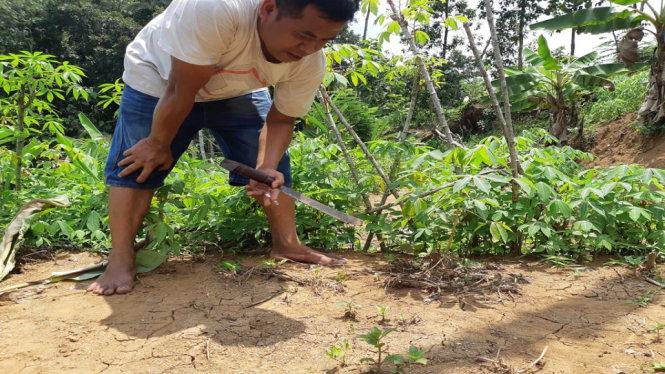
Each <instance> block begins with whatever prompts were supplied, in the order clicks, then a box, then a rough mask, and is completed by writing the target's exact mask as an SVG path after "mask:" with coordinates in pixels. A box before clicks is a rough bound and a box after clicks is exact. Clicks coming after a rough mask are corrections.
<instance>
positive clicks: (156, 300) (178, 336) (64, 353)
mask: <svg viewBox="0 0 665 374" xmlns="http://www.w3.org/2000/svg"><path fill="white" fill-rule="evenodd" d="M346 256H347V257H348V258H349V259H350V261H349V264H348V265H347V266H345V267H341V268H335V269H330V268H323V269H321V270H320V272H318V273H317V272H315V271H314V270H315V269H316V268H310V267H308V266H304V265H299V264H283V265H280V266H279V268H278V269H279V271H281V272H282V273H285V274H288V275H289V276H292V277H297V278H298V279H301V280H307V279H310V280H312V279H317V278H316V277H317V276H318V277H319V278H318V281H317V284H316V285H315V286H313V285H311V284H310V285H307V284H305V285H302V284H298V283H296V282H291V281H285V280H283V279H278V278H276V277H267V276H265V275H260V274H258V273H257V274H255V275H252V276H249V277H241V278H242V279H241V280H242V282H239V279H238V277H234V276H232V275H231V274H229V273H220V271H219V270H218V269H217V268H218V264H219V258H218V257H214V256H209V257H207V258H206V259H204V260H200V259H199V260H197V261H193V260H189V259H186V258H176V259H171V260H169V261H168V262H167V263H165V264H164V265H162V266H161V267H160V268H158V269H157V270H155V271H153V272H151V273H148V274H144V275H141V276H140V281H139V282H138V283H137V286H136V288H135V289H134V292H132V293H131V294H129V295H125V296H111V297H100V296H94V295H91V294H86V293H85V291H84V289H85V286H86V283H85V282H84V284H76V283H72V282H61V283H56V284H52V285H47V286H41V287H39V286H33V287H31V288H27V289H24V290H21V291H17V292H13V293H10V294H5V295H3V296H0V373H123V372H126V373H194V372H213V373H367V372H369V371H370V369H371V367H370V365H369V364H368V363H362V364H361V363H360V359H361V358H363V357H375V355H374V353H372V351H371V350H370V347H369V346H368V345H367V344H366V343H365V342H364V341H362V340H359V339H353V337H354V336H355V335H357V334H364V333H367V332H368V331H369V329H370V328H371V327H372V326H378V327H380V328H382V329H383V328H387V327H395V328H396V330H395V331H393V332H392V333H391V334H389V335H388V336H387V337H386V338H385V340H386V342H387V343H388V351H389V352H390V353H391V354H394V353H404V352H406V351H407V349H408V347H409V346H411V345H415V346H418V347H420V348H424V349H427V350H428V352H427V354H426V355H425V357H426V358H427V359H428V363H427V365H425V366H421V365H418V366H413V367H410V368H408V369H407V370H406V372H411V373H453V374H455V373H513V372H519V371H520V370H524V371H523V372H526V373H531V372H540V373H626V374H630V373H642V370H641V369H640V367H641V366H645V367H651V363H652V362H659V363H665V356H664V354H665V345H664V343H663V342H659V341H657V340H658V339H657V335H656V333H655V332H654V331H653V330H652V326H653V325H654V324H656V323H658V322H660V323H665V299H664V298H663V297H662V296H661V294H658V293H656V294H655V296H653V297H652V298H651V299H650V300H649V301H648V302H647V303H646V304H645V306H644V307H640V306H638V305H635V304H631V303H629V301H631V300H637V299H638V297H640V296H644V295H648V294H651V295H653V294H654V292H647V291H650V290H654V291H656V290H657V291H660V290H658V289H657V288H656V286H653V285H651V284H649V283H646V282H644V281H643V279H640V278H636V277H635V275H634V273H633V271H632V270H630V269H625V268H615V269H616V270H615V269H613V268H609V267H603V266H602V263H603V261H599V262H596V263H593V264H587V268H586V269H584V270H580V271H574V270H573V269H570V268H553V267H550V266H548V265H544V264H539V263H535V262H528V261H526V260H524V259H502V260H497V259H491V261H494V262H493V263H498V264H499V265H500V266H498V267H495V268H496V270H494V271H492V272H491V273H490V274H488V276H489V277H494V278H495V279H496V277H497V276H502V277H508V276H509V275H508V274H513V275H514V274H518V275H520V276H522V277H523V278H524V279H526V280H528V281H530V282H531V283H530V284H529V283H526V282H524V283H523V284H520V286H519V290H520V294H517V293H514V294H513V293H507V292H503V293H501V292H498V293H497V292H493V293H492V292H489V291H487V289H485V291H482V292H480V291H479V292H474V290H472V289H467V290H462V291H459V290H457V291H455V292H445V291H444V292H442V293H440V294H439V295H438V296H437V297H435V298H434V297H432V293H431V290H430V291H427V290H421V289H415V288H399V289H388V290H386V289H384V288H383V285H384V281H382V279H381V278H382V277H385V276H386V274H385V273H384V272H385V271H386V269H387V268H388V264H387V263H386V261H385V260H384V259H383V258H381V257H377V256H371V255H367V254H360V253H347V254H346ZM265 258H266V257H261V256H250V257H243V258H239V259H240V260H241V261H242V263H243V265H246V266H254V265H258V264H260V263H261V260H262V259H265ZM98 260H99V259H98V258H94V257H92V256H91V255H89V254H84V253H82V254H62V255H58V256H57V257H56V258H55V259H54V260H49V261H43V262H35V263H29V264H25V265H23V266H22V272H21V274H13V275H11V276H10V277H9V278H8V279H7V280H6V281H4V282H3V286H9V285H12V284H17V283H21V282H25V281H29V280H35V279H41V278H44V277H46V276H48V275H49V274H50V273H51V272H52V271H62V270H66V269H72V268H75V267H81V266H85V265H88V264H91V263H94V262H97V261H98ZM660 267H661V268H662V265H660ZM617 271H618V273H617ZM339 272H343V274H342V275H341V276H340V274H339ZM619 274H621V275H622V276H623V277H624V281H623V282H622V279H621V277H620V276H619ZM335 278H337V281H336V280H335ZM346 278H348V279H346ZM340 281H341V282H340ZM455 293H456V294H455ZM350 299H353V300H354V302H357V303H360V304H361V305H362V307H360V308H358V309H356V313H355V319H354V320H349V319H346V318H345V317H344V308H343V307H342V306H338V305H336V304H337V303H338V302H339V301H348V300H350ZM264 300H265V301H264ZM261 301H263V302H261ZM254 304H256V305H254ZM376 305H381V306H388V307H389V309H388V311H387V313H386V317H387V319H388V320H387V321H385V322H384V323H383V324H381V323H380V317H379V313H378V312H377V309H376V308H375V306H376ZM663 335H665V334H663ZM343 339H348V340H349V343H350V345H351V348H350V349H349V350H348V351H347V352H346V357H347V362H348V365H346V366H345V367H342V366H341V365H340V364H339V363H337V362H335V361H333V360H332V359H330V358H328V357H327V356H326V353H325V349H326V348H329V347H330V346H331V345H332V344H336V345H339V343H340V342H341V341H342V340H343ZM546 346H547V347H548V349H547V351H546V352H545V355H544V356H543V358H542V359H541V360H540V361H539V362H538V363H537V364H536V365H533V366H531V367H529V365H530V364H531V363H533V362H534V361H536V360H537V359H538V357H539V356H540V355H541V353H542V352H543V350H544V348H545V347H546ZM386 369H388V370H387V371H386V372H390V370H391V369H393V367H391V366H387V367H386Z"/></svg>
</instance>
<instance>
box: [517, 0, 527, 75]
mask: <svg viewBox="0 0 665 374" xmlns="http://www.w3.org/2000/svg"><path fill="white" fill-rule="evenodd" d="M525 9H526V0H521V1H520V15H519V17H520V25H519V31H518V34H517V36H518V38H519V43H518V45H517V68H518V69H519V70H522V69H523V68H524V61H523V60H524V12H525Z"/></svg>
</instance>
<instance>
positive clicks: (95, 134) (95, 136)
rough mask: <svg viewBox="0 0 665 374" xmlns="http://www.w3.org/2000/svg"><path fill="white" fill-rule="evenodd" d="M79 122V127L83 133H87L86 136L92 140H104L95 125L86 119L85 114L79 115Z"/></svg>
mask: <svg viewBox="0 0 665 374" xmlns="http://www.w3.org/2000/svg"><path fill="white" fill-rule="evenodd" d="M79 121H81V125H82V126H83V128H84V129H85V131H87V132H88V135H90V138H91V139H92V140H99V139H104V135H102V133H101V132H100V131H99V130H97V128H96V127H95V125H93V124H92V121H90V120H89V119H88V117H86V116H85V114H83V113H79Z"/></svg>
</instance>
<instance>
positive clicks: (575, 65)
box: [568, 52, 598, 70]
mask: <svg viewBox="0 0 665 374" xmlns="http://www.w3.org/2000/svg"><path fill="white" fill-rule="evenodd" d="M597 57H598V52H591V53H587V54H586V55H584V56H582V57H580V58H576V59H575V61H573V62H571V63H570V65H568V70H579V69H582V68H584V67H586V66H587V65H589V64H590V63H592V62H594V61H595V60H596V58H597Z"/></svg>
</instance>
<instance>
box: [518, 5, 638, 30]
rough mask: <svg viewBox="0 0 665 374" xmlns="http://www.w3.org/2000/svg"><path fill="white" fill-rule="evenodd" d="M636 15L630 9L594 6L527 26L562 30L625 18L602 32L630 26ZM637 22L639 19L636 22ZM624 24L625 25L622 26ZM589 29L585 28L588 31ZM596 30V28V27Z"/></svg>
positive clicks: (533, 28) (537, 28)
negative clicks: (610, 28)
mask: <svg viewBox="0 0 665 374" xmlns="http://www.w3.org/2000/svg"><path fill="white" fill-rule="evenodd" d="M637 16H638V15H637V13H635V12H633V11H632V10H628V9H624V10H619V9H617V8H614V7H596V8H591V9H582V10H578V11H576V12H572V13H567V14H564V15H562V16H559V17H554V18H551V19H548V20H545V21H542V22H536V23H534V24H531V25H530V26H529V27H530V28H531V30H534V31H535V30H550V31H552V30H563V29H570V28H584V27H589V26H595V25H603V24H608V23H609V22H611V21H613V20H620V19H621V20H626V22H625V23H620V22H618V23H616V24H615V25H614V26H616V27H620V28H616V29H613V30H609V29H608V30H605V31H603V32H608V31H615V30H621V29H625V28H628V27H631V26H630V24H631V23H632V22H635V20H634V18H636V17H637ZM637 23H639V21H638V22H637ZM624 25H626V26H625V27H623V26H624ZM588 30H589V29H585V30H584V31H585V32H588ZM596 31H597V29H596Z"/></svg>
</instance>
